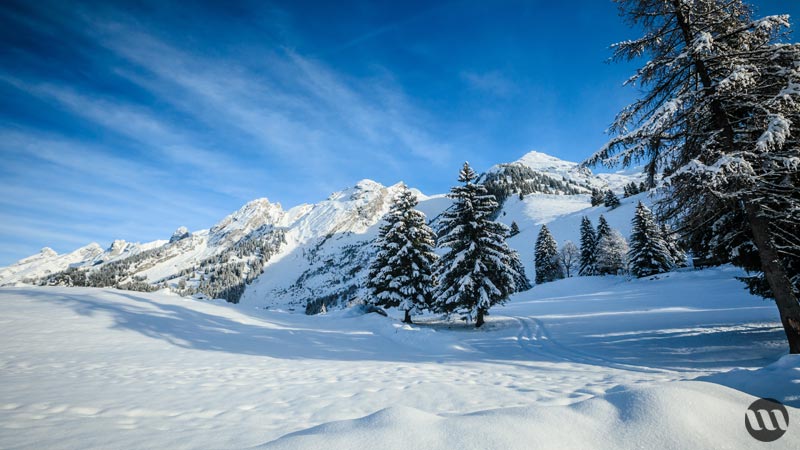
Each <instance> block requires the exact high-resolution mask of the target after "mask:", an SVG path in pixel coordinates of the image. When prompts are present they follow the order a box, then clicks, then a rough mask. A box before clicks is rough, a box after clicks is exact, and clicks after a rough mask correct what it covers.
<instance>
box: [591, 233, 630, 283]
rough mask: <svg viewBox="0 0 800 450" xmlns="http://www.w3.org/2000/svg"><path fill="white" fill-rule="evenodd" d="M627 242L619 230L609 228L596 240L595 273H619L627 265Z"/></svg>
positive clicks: (622, 271)
mask: <svg viewBox="0 0 800 450" xmlns="http://www.w3.org/2000/svg"><path fill="white" fill-rule="evenodd" d="M627 254H628V243H627V242H625V238H624V237H622V235H621V234H619V231H617V230H614V229H609V231H608V232H607V233H603V234H602V235H600V239H599V240H598V241H597V273H598V274H600V275H619V274H621V273H624V272H625V268H626V267H627Z"/></svg>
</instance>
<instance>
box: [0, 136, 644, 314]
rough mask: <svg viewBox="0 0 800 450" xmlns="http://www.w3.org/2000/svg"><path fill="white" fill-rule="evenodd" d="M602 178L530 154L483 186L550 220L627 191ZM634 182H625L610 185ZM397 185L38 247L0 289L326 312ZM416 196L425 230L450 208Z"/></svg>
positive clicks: (372, 185)
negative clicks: (134, 237) (165, 228)
mask: <svg viewBox="0 0 800 450" xmlns="http://www.w3.org/2000/svg"><path fill="white" fill-rule="evenodd" d="M606 179H607V177H601V176H598V175H594V174H592V173H591V171H589V170H588V169H585V168H582V167H580V166H579V165H578V164H577V163H573V162H569V161H564V160H561V159H559V158H556V157H553V156H551V155H548V154H546V153H541V152H536V151H533V152H529V153H527V154H525V155H523V156H522V157H521V158H520V159H519V160H517V161H514V162H512V163H502V164H497V165H495V166H492V167H491V168H490V169H489V170H487V172H486V173H484V174H483V175H482V182H484V183H485V184H487V187H488V188H489V190H490V192H493V193H495V195H497V196H498V198H499V199H500V200H501V202H503V203H505V202H506V201H507V198H508V197H509V196H510V194H512V193H518V194H521V195H531V194H533V195H536V196H538V197H537V199H536V201H534V202H532V205H527V206H526V205H523V204H520V203H519V201H518V200H516V199H515V203H513V208H520V207H522V208H530V207H534V208H535V207H536V206H535V204H536V203H541V204H542V205H549V206H544V207H545V208H554V210H553V211H554V212H553V213H549V214H548V213H541V214H540V213H536V212H534V213H533V214H534V216H537V217H538V216H541V217H543V218H544V217H547V218H548V220H552V219H553V218H554V217H558V216H559V215H561V214H567V213H570V212H573V211H575V210H578V209H580V208H584V207H588V193H589V192H590V190H591V188H595V187H598V188H599V187H603V188H608V187H609V186H611V187H612V189H616V188H619V186H621V185H622V184H624V183H619V184H618V183H613V184H609V183H608V182H606V181H605V180H606ZM631 179H632V177H630V176H628V175H624V174H622V175H616V178H615V179H614V181H624V182H629V181H630V180H631ZM492 183H494V184H492ZM402 184H403V183H402V182H400V183H396V184H394V185H391V186H384V185H382V184H381V183H378V182H376V181H373V180H370V179H363V180H360V181H358V182H356V183H355V184H354V185H353V186H350V187H347V188H345V189H342V190H340V191H336V192H334V193H332V194H331V195H330V196H329V197H328V198H327V199H325V200H322V201H320V202H317V203H313V204H300V205H297V206H294V207H292V208H289V209H288V210H286V209H284V208H283V207H282V206H281V204H280V203H277V202H272V201H270V200H269V199H268V198H266V197H262V198H257V199H254V200H251V201H249V202H247V203H246V204H244V205H243V206H242V207H240V208H239V209H238V210H236V211H233V212H232V213H230V214H228V215H227V216H225V217H224V218H222V219H221V220H220V221H219V222H217V223H216V224H214V225H213V226H211V227H210V228H208V229H203V230H197V231H194V232H190V231H189V230H187V229H185V228H178V230H176V232H175V233H173V235H172V236H171V237H170V238H169V239H168V240H157V241H152V242H147V243H129V242H126V241H124V240H116V241H114V242H113V243H112V244H111V245H110V246H109V248H108V249H103V248H102V247H100V246H99V245H98V244H90V245H88V246H85V247H82V248H80V249H78V250H75V251H73V252H71V253H69V254H63V255H58V254H55V252H53V251H52V250H51V249H47V250H48V251H45V250H44V249H43V251H42V252H40V253H39V254H37V255H32V256H30V257H27V258H24V259H22V260H20V261H18V262H17V263H15V264H12V265H10V266H8V267H5V268H0V285H14V284H18V283H22V284H63V285H90V286H102V287H105V286H113V287H122V288H129V289H134V290H156V289H164V288H170V289H172V290H175V291H176V292H178V293H179V294H182V295H196V296H198V297H201V298H204V297H209V296H210V297H215V296H222V297H223V298H226V299H227V300H229V301H234V302H238V301H240V300H242V301H246V302H248V303H254V304H259V305H262V306H270V305H284V306H286V307H288V308H291V309H298V308H299V309H302V308H305V309H306V311H307V312H315V311H316V310H318V309H319V308H321V306H322V305H323V304H325V305H326V306H330V305H335V304H338V305H340V304H343V303H346V302H348V301H350V300H352V299H354V298H359V297H363V296H364V295H365V292H364V291H363V288H362V284H363V283H362V281H363V279H364V277H365V276H366V268H367V265H368V263H369V259H370V258H371V256H372V248H371V245H370V244H371V242H372V240H373V239H374V237H375V236H376V234H377V225H378V223H379V222H380V220H381V219H382V217H383V215H384V214H385V213H386V211H388V208H389V206H390V203H391V200H392V197H393V195H394V192H395V191H396V190H397V189H398V188H399V186H401V185H402ZM413 191H414V192H415V193H416V194H417V195H418V197H419V200H420V204H419V205H418V207H419V209H420V210H422V211H423V212H424V213H425V214H426V215H427V216H428V219H429V221H431V222H435V221H436V220H437V217H438V215H439V214H440V213H441V212H442V211H444V209H446V208H447V207H448V206H449V204H450V200H449V199H448V198H447V197H446V196H445V195H442V194H437V195H431V196H428V195H424V194H423V193H422V192H421V191H419V190H417V189H413ZM509 208H511V209H513V208H512V205H510V206H509ZM507 213H508V211H507V210H506V209H501V210H500V211H498V214H499V215H503V216H504V215H506V214H507ZM514 214H516V213H513V214H512V215H514ZM498 220H501V221H502V217H500V218H499V219H498Z"/></svg>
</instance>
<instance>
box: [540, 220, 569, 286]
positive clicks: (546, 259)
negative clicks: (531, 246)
mask: <svg viewBox="0 0 800 450" xmlns="http://www.w3.org/2000/svg"><path fill="white" fill-rule="evenodd" d="M534 264H535V266H536V281H535V282H536V284H542V283H547V282H548V281H554V280H558V279H560V278H564V272H563V271H562V269H561V262H560V260H559V257H558V244H557V243H556V240H555V238H553V235H552V234H550V230H548V229H547V225H542V228H541V230H539V236H538V237H537V238H536V247H535V250H534Z"/></svg>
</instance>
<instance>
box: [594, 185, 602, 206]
mask: <svg viewBox="0 0 800 450" xmlns="http://www.w3.org/2000/svg"><path fill="white" fill-rule="evenodd" d="M604 200H605V195H603V192H602V191H600V189H597V188H592V196H591V202H592V206H600V205H602V204H603V201H604Z"/></svg>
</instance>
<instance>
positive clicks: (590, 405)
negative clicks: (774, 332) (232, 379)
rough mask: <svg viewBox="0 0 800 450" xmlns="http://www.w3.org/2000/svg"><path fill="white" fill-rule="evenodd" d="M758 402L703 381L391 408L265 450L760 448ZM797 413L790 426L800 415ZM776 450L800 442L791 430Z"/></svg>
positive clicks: (793, 412)
mask: <svg viewBox="0 0 800 450" xmlns="http://www.w3.org/2000/svg"><path fill="white" fill-rule="evenodd" d="M754 400H755V397H753V396H750V395H747V394H744V393H742V392H738V391H735V390H733V389H730V388H727V387H724V386H718V385H714V384H710V383H702V382H691V381H687V382H680V383H675V384H673V385H662V386H658V387H650V388H635V389H631V390H624V391H621V392H615V393H611V394H608V395H605V396H602V397H596V398H592V399H589V400H585V401H583V402H579V403H575V404H572V405H569V406H550V407H548V406H528V407H518V408H504V409H495V410H489V411H481V412H477V413H472V414H466V415H453V416H440V415H435V414H430V413H427V412H424V411H420V410H417V409H413V408H408V407H391V408H387V409H383V410H381V411H378V412H376V413H374V414H371V415H369V416H366V417H363V418H360V419H355V420H345V421H337V422H332V423H327V424H324V425H320V426H317V427H314V428H311V429H308V430H304V431H300V432H296V433H292V434H289V435H287V436H284V437H282V438H280V439H278V440H276V441H273V442H270V443H268V444H265V445H263V446H261V447H258V448H264V449H297V448H326V449H354V448H381V449H409V448H426V449H435V448H441V449H449V448H460V449H485V448H502V449H531V448H559V449H587V448H593V449H609V450H611V449H614V450H617V449H641V448H669V449H692V450H694V449H698V448H753V447H754V446H755V445H756V444H757V443H758V442H757V441H755V440H754V439H753V438H752V437H751V436H750V435H749V434H748V433H747V431H746V429H745V427H744V425H743V420H742V419H743V416H744V412H745V410H746V409H747V406H748V405H749V404H750V403H751V402H753V401H754ZM788 409H789V410H790V412H789V414H790V423H791V422H793V421H797V420H800V411H798V410H797V409H794V408H788ZM770 445H771V447H770V448H775V449H783V448H785V449H795V448H798V445H800V428H798V427H790V428H789V431H788V432H787V433H786V435H784V436H783V437H782V438H781V439H779V440H778V441H775V442H773V443H771V444H770Z"/></svg>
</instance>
